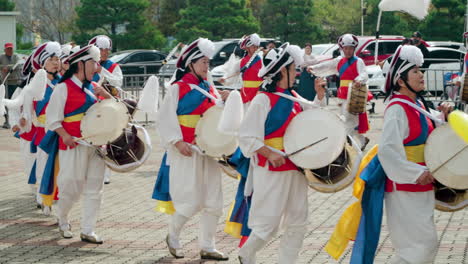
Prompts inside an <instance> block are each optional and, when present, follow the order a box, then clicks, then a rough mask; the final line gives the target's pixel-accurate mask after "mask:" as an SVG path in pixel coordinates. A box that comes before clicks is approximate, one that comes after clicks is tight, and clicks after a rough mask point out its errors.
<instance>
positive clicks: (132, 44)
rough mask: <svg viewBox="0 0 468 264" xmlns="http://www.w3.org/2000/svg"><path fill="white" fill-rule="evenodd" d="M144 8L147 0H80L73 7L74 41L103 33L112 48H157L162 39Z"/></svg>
mask: <svg viewBox="0 0 468 264" xmlns="http://www.w3.org/2000/svg"><path fill="white" fill-rule="evenodd" d="M148 7H149V1H148V0H100V1H94V0H82V1H81V5H80V6H78V7H77V8H76V12H77V15H78V18H77V20H76V22H75V25H76V28H75V34H74V37H75V40H76V41H77V42H78V43H81V44H84V43H86V42H87V41H88V40H89V39H90V38H91V37H92V36H94V35H96V34H106V35H108V36H109V37H110V38H112V40H113V48H114V49H135V48H147V49H154V48H160V47H162V45H163V44H164V42H165V38H164V36H163V35H162V34H161V32H160V31H159V30H157V29H156V27H155V26H154V25H153V24H152V23H151V21H150V20H149V19H148V17H147V16H146V13H145V12H146V9H147V8H148Z"/></svg>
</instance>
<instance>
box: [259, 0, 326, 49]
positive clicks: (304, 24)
mask: <svg viewBox="0 0 468 264" xmlns="http://www.w3.org/2000/svg"><path fill="white" fill-rule="evenodd" d="M313 11H315V9H314V6H313V3H312V0H267V1H265V4H264V6H263V8H262V16H261V25H262V33H263V34H264V35H265V36H267V37H278V38H280V39H281V40H282V41H289V42H291V43H294V44H300V45H303V44H305V43H306V42H315V41H317V40H318V39H320V37H321V34H322V31H321V28H320V26H319V24H317V23H314V21H313V16H314V12H313Z"/></svg>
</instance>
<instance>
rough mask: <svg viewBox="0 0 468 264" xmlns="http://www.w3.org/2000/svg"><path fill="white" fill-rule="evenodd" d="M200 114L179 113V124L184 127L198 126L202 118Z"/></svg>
mask: <svg viewBox="0 0 468 264" xmlns="http://www.w3.org/2000/svg"><path fill="white" fill-rule="evenodd" d="M200 118H201V116H200V115H179V116H177V119H178V120H179V124H180V125H181V126H184V127H190V128H195V127H196V126H197V123H198V120H200Z"/></svg>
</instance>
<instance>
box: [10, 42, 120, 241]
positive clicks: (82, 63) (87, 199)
mask: <svg viewBox="0 0 468 264" xmlns="http://www.w3.org/2000/svg"><path fill="white" fill-rule="evenodd" d="M111 49H112V41H111V39H110V38H109V37H107V36H104V35H99V36H96V37H94V38H93V39H91V40H90V41H89V43H88V45H86V46H84V47H79V46H74V47H73V46H72V45H71V44H64V45H60V44H59V43H58V42H46V43H44V44H41V45H40V46H38V47H37V48H36V49H35V50H34V51H33V52H32V54H31V55H30V56H29V57H28V59H27V60H26V62H25V64H24V66H23V69H22V70H23V74H24V75H25V76H27V79H26V80H25V81H24V82H23V84H22V85H21V87H19V88H18V89H17V91H16V94H15V95H14V97H13V99H12V100H6V102H5V104H6V105H7V107H8V109H9V110H10V111H9V114H10V115H11V116H12V117H14V118H12V119H11V120H14V121H13V122H12V125H13V127H12V130H13V132H15V133H16V134H15V136H17V137H18V138H20V151H21V154H22V158H23V162H24V172H25V174H26V175H27V176H28V178H29V180H28V183H29V184H30V185H31V187H32V192H33V194H34V195H35V197H36V198H35V201H36V203H37V207H38V208H42V211H43V213H44V214H45V215H50V214H51V210H52V205H53V204H54V203H56V206H55V208H56V209H55V210H56V216H57V218H58V225H59V231H60V234H61V235H62V237H64V238H71V237H73V233H72V232H71V226H70V223H69V220H68V215H69V212H70V210H71V208H72V206H73V204H74V203H76V202H77V201H79V200H80V198H81V195H83V197H84V199H83V205H82V221H81V235H80V237H81V240H82V241H85V242H89V243H97V244H101V243H103V240H102V239H101V238H100V237H99V236H98V235H97V234H96V233H95V226H96V221H97V218H98V214H99V211H100V205H101V200H102V193H103V184H104V182H105V180H104V179H105V172H106V166H105V165H104V161H103V159H101V158H100V157H99V156H98V155H97V153H96V151H95V149H94V148H90V147H88V146H85V145H83V144H80V143H78V142H77V140H78V139H79V138H80V137H81V130H80V124H81V120H82V118H83V116H84V113H85V112H86V111H87V110H88V109H89V108H90V107H91V106H92V105H93V104H94V103H96V102H97V100H99V99H105V98H110V97H111V96H112V95H111V94H109V92H108V91H107V90H106V89H104V88H103V87H102V86H101V85H99V84H98V83H99V82H100V80H101V79H102V78H104V76H105V78H106V80H108V82H109V83H112V84H114V85H115V86H116V87H121V84H122V78H123V76H122V72H121V70H120V67H119V66H118V64H116V63H113V62H112V61H110V60H108V54H109V51H110V50H111ZM44 75H45V76H46V78H47V79H46V82H44V81H42V80H41V78H43V76H44ZM43 86H44V87H43ZM106 182H107V183H108V182H109V180H108V179H106Z"/></svg>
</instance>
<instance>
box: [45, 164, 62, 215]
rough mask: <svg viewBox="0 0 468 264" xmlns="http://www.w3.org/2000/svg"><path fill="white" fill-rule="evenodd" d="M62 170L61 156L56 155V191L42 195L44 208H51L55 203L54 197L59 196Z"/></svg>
mask: <svg viewBox="0 0 468 264" xmlns="http://www.w3.org/2000/svg"><path fill="white" fill-rule="evenodd" d="M59 170H60V165H59V156H58V155H55V166H54V191H53V192H52V194H41V196H42V204H43V205H44V206H49V207H51V206H52V204H53V203H54V197H55V195H56V194H57V190H58V189H57V176H58V173H59Z"/></svg>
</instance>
